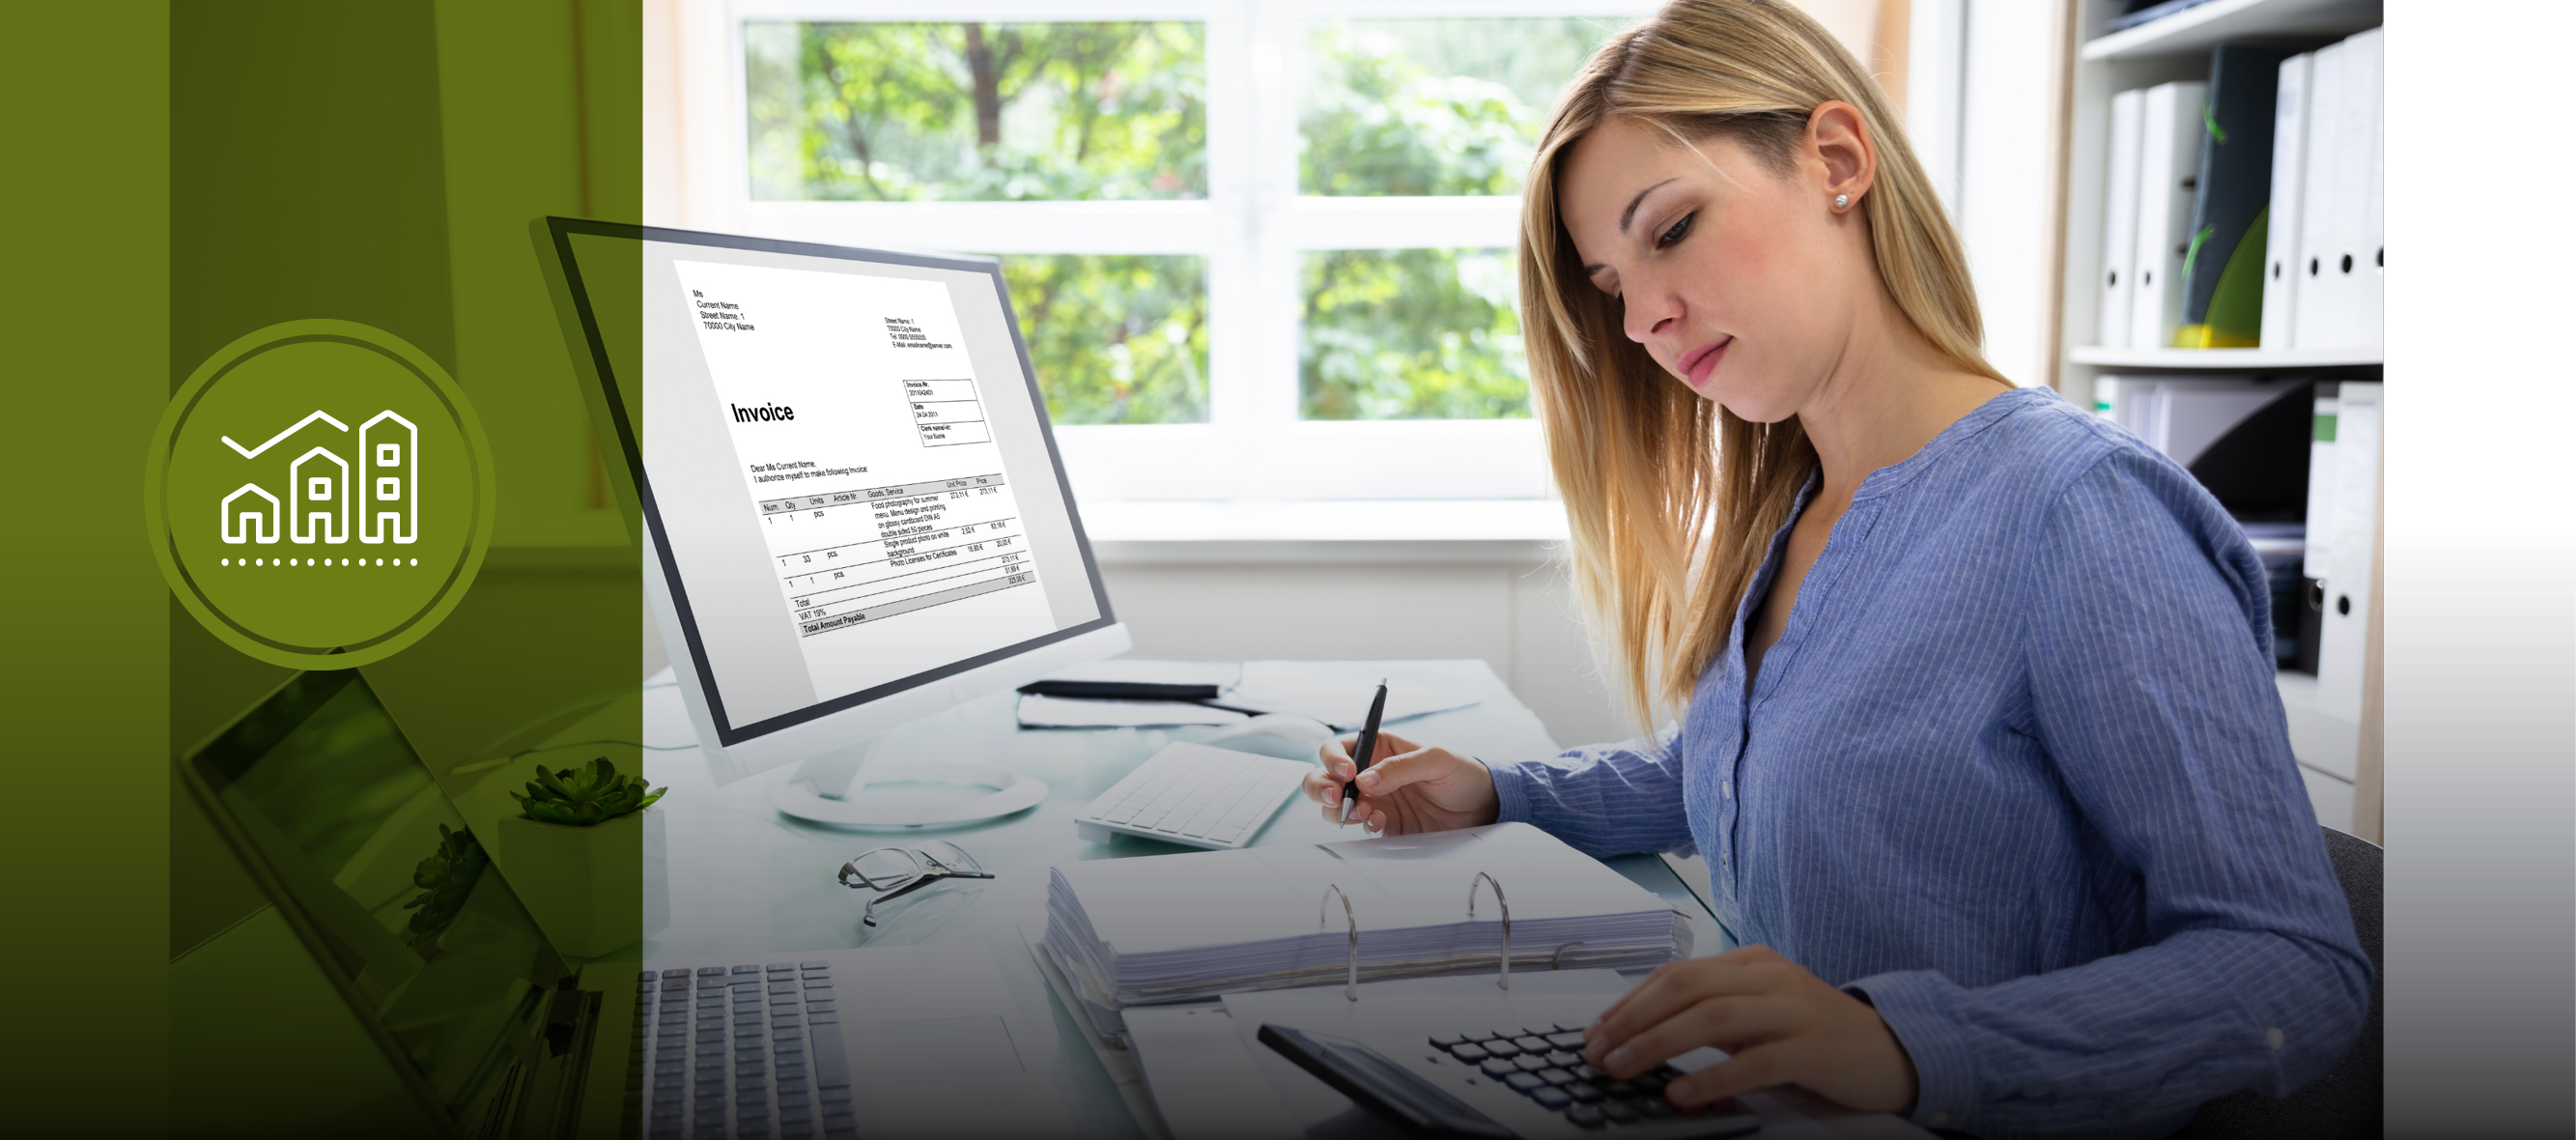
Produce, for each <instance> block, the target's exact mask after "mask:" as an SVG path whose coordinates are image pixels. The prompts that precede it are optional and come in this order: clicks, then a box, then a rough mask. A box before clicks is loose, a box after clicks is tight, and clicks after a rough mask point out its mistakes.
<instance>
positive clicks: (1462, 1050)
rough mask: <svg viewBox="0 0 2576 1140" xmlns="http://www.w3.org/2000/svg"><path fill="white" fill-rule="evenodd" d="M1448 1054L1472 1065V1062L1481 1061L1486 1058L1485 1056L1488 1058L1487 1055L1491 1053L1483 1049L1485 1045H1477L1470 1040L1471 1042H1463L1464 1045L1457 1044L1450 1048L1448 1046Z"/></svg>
mask: <svg viewBox="0 0 2576 1140" xmlns="http://www.w3.org/2000/svg"><path fill="white" fill-rule="evenodd" d="M1449 1055H1450V1056H1452V1057H1456V1058H1458V1059H1459V1060H1461V1061H1465V1062H1467V1063H1468V1064H1470V1065H1473V1064H1475V1063H1476V1062H1478V1061H1482V1060H1485V1059H1486V1058H1488V1057H1491V1056H1493V1054H1491V1053H1488V1052H1486V1051H1485V1047H1484V1046H1482V1045H1477V1044H1474V1043H1472V1042H1471V1043H1469V1044H1465V1045H1457V1046H1453V1047H1451V1048H1450V1050H1449Z"/></svg>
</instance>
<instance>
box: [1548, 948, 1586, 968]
mask: <svg viewBox="0 0 2576 1140" xmlns="http://www.w3.org/2000/svg"><path fill="white" fill-rule="evenodd" d="M1581 945H1583V944H1582V943H1581V942H1568V943H1566V944H1565V945H1563V946H1559V947H1557V948H1556V956H1555V957H1552V958H1549V959H1548V960H1547V968H1548V969H1551V970H1562V969H1564V968H1565V952H1566V951H1568V950H1572V949H1574V948H1575V947H1577V946H1581Z"/></svg>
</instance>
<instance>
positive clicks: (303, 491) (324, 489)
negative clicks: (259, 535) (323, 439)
mask: <svg viewBox="0 0 2576 1140" xmlns="http://www.w3.org/2000/svg"><path fill="white" fill-rule="evenodd" d="M317 460H318V461H319V462H316V461H317ZM325 464H328V466H327V467H326V466H325ZM286 498H287V502H288V503H289V504H290V506H289V507H288V509H287V519H288V520H289V522H288V527H289V530H290V532H291V533H290V534H289V535H288V537H290V538H293V539H294V540H295V541H297V542H302V543H312V542H332V543H339V542H347V541H349V461H348V460H345V459H342V458H340V457H339V456H337V455H333V454H331V453H330V452H328V451H325V450H323V449H321V448H318V447H317V448H314V449H313V450H311V451H307V452H305V453H304V454H302V455H300V456H297V457H296V459H295V462H294V463H293V464H292V465H290V466H289V467H287V469H286ZM274 501H275V500H271V502H274ZM312 508H319V509H312ZM335 511H336V512H337V517H334V512H335Z"/></svg>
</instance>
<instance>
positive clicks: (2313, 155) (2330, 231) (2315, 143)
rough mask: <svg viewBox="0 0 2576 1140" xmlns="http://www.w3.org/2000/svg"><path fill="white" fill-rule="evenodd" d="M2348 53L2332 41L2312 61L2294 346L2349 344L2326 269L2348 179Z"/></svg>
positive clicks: (2333, 283) (2292, 335)
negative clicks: (2342, 152) (2344, 147)
mask: <svg viewBox="0 0 2576 1140" xmlns="http://www.w3.org/2000/svg"><path fill="white" fill-rule="evenodd" d="M2343 58H2344V46H2343V45H2342V44H2339V43H2338V44H2327V45H2326V46H2324V47H2321V48H2318V49H2317V51H2316V55H2315V57H2314V59H2313V60H2312V61H2311V62H2310V64H2309V70H2308V138H2307V159H2306V161H2305V162H2303V163H2301V164H2300V165H2301V166H2302V167H2303V168H2304V170H2305V171H2306V174H2305V177H2303V178H2302V179H2301V180H2300V187H2299V190H2300V202H2299V260H2298V261H2297V262H2295V263H2293V264H2294V265H2295V266H2296V267H2297V269H2296V271H2297V272H2299V273H2302V274H2304V276H2302V277H2300V279H2299V288H2298V293H2297V295H2296V296H2295V297H2294V298H2292V302H2291V328H2290V346H2291V347H2293V348H2340V347H2343V345H2344V340H2343V335H2344V332H2343V328H2342V327H2341V324H2340V322H2338V321H2337V320H2336V318H2337V316H2338V315H2339V313H2338V311H2337V308H2336V305H2335V294H2336V293H2337V292H2339V290H2337V289H2336V285H2337V283H2338V282H2339V280H2340V277H2338V276H2328V275H2327V274H2326V272H2325V269H2326V266H2327V265H2328V264H2329V263H2331V262H2332V261H2333V257H2334V255H2333V254H2332V253H2331V252H2330V251H2331V250H2332V249H2333V247H2334V246H2335V244H2336V243H2335V206H2336V201H2335V200H2336V198H2337V197H2338V194H2337V190H2338V189H2339V188H2340V186H2341V184H2342V180H2343V179H2342V171H2341V170H2340V169H2339V168H2338V166H2337V161H2338V160H2337V157H2336V156H2337V153H2338V151H2337V148H2336V145H2335V144H2336V142H2337V141H2338V140H2340V139H2341V138H2342V137H2343V126H2342V124H2343V118H2342V116H2343V102H2344V92H2343Z"/></svg>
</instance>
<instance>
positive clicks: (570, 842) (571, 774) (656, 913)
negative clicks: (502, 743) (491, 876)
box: [499, 756, 671, 958]
mask: <svg viewBox="0 0 2576 1140" xmlns="http://www.w3.org/2000/svg"><path fill="white" fill-rule="evenodd" d="M667 790H668V789H665V788H651V789H649V790H648V788H647V784H646V781H644V780H642V779H640V778H638V777H635V776H629V775H624V774H621V773H619V772H618V770H617V765H615V764H612V763H610V762H609V760H608V758H607V757H605V756H602V757H600V758H598V759H596V760H593V761H591V762H590V763H588V764H584V765H581V766H580V767H577V768H559V769H555V770H553V771H548V770H546V768H545V767H543V766H542V765H540V766H539V767H538V768H537V778H536V779H534V780H532V781H529V783H528V791H527V794H525V795H521V794H519V793H517V792H512V793H510V798H512V799H514V800H517V801H519V810H520V813H521V814H519V815H513V816H504V817H502V819H501V834H500V844H499V847H500V857H501V859H502V862H503V868H502V869H503V871H504V873H506V874H508V875H509V876H510V883H511V886H513V887H514V888H516V889H517V891H518V894H519V898H520V901H521V902H523V903H525V904H526V905H527V908H528V911H529V913H530V914H532V915H533V916H535V918H536V920H537V924H538V925H539V926H541V927H543V928H544V929H545V932H546V936H547V937H548V938H550V939H552V940H553V941H554V944H555V948H556V949H557V950H560V951H562V952H563V953H565V954H569V955H572V956H574V957H579V958H596V957H598V956H600V955H602V954H606V953H608V952H609V951H612V950H616V949H619V948H621V947H625V946H631V945H633V944H635V943H636V942H637V941H639V940H641V939H642V938H643V937H645V936H646V935H649V934H652V933H655V932H657V931H659V930H661V929H662V928H663V927H664V926H667V925H669V924H670V913H671V906H670V895H669V888H668V886H667V885H666V880H665V879H664V878H663V876H662V875H660V874H658V873H654V874H647V873H646V866H647V864H652V865H654V866H653V870H654V871H656V872H658V871H659V870H660V869H661V867H660V865H661V864H662V863H663V862H664V861H665V854H664V853H665V851H666V849H667V845H666V842H665V840H664V837H663V833H662V818H661V814H660V813H658V812H652V811H647V810H645V809H646V808H649V807H651V806H653V802H654V801H656V800H659V799H661V798H662V793H663V792H664V791H667ZM648 885H649V886H650V888H651V889H650V890H649V891H648V890H647V887H648Z"/></svg>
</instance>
